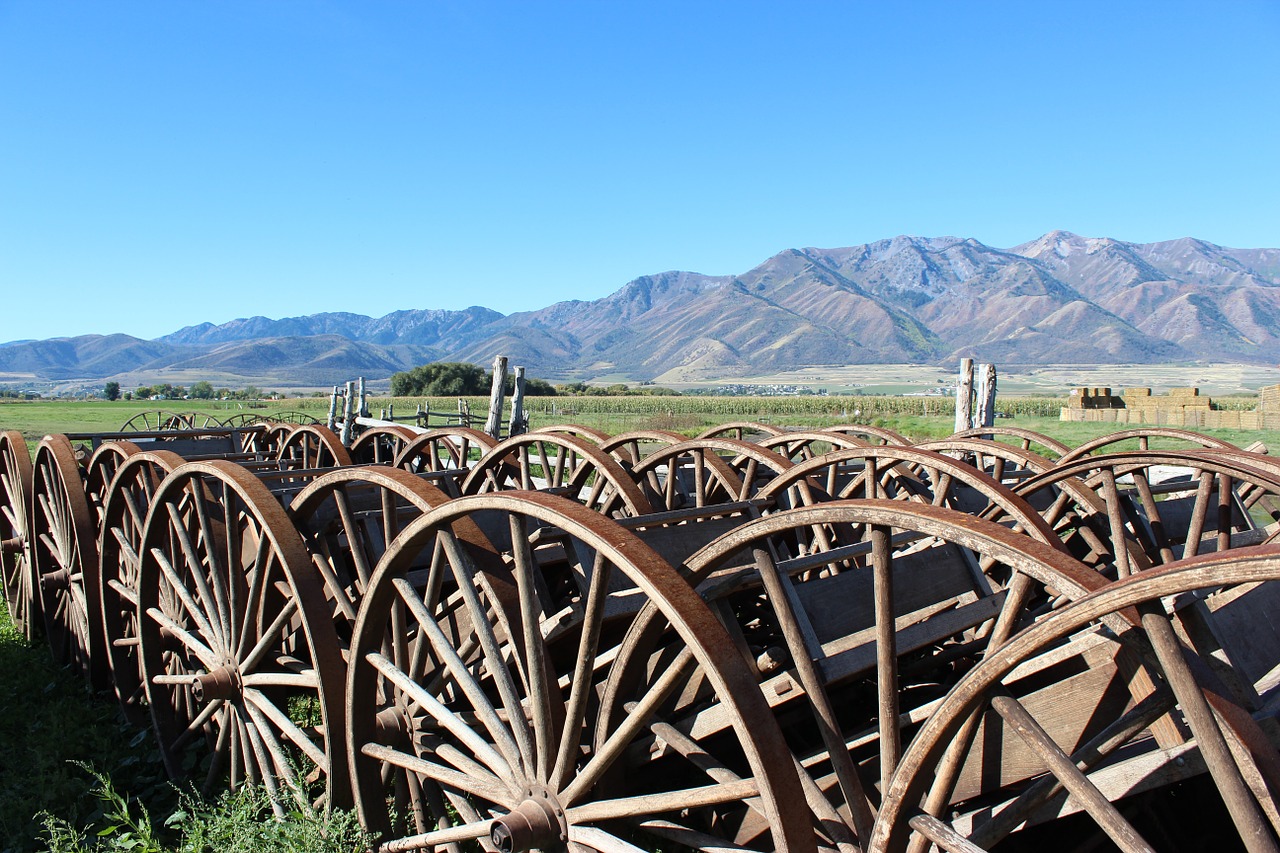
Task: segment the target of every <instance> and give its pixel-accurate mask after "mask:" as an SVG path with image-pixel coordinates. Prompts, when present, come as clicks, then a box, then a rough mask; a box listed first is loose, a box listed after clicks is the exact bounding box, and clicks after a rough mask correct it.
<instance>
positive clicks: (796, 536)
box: [602, 448, 1103, 849]
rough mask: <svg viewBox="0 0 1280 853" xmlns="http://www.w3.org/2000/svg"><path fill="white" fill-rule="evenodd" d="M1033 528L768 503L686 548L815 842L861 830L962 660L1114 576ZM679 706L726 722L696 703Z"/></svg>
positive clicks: (889, 505)
mask: <svg viewBox="0 0 1280 853" xmlns="http://www.w3.org/2000/svg"><path fill="white" fill-rule="evenodd" d="M881 449H883V448H881ZM818 531H821V535H819V533H818ZM1037 533H1038V534H1039V535H1040V536H1041V537H1042V538H1043V539H1044V540H1046V541H1037V540H1034V539H1032V538H1030V537H1028V536H1025V535H1023V534H1020V533H1015V532H1013V531H1011V530H1009V529H1007V528H1005V527H1002V526H1000V525H997V524H994V523H991V522H985V521H982V520H980V519H974V518H972V517H970V516H968V515H966V514H963V513H958V512H955V511H952V510H949V509H945V508H942V507H935V506H930V505H922V504H914V503H902V502H897V501H883V500H856V501H833V502H830V503H826V504H819V505H816V506H812V507H805V508H800V509H795V510H789V511H786V512H780V513H776V514H773V515H769V516H764V517H762V518H760V519H758V520H756V521H752V522H750V523H748V524H745V525H743V526H741V527H738V528H737V529H735V530H733V531H732V532H730V533H727V534H725V535H724V536H722V537H721V538H720V539H718V540H716V541H715V542H713V543H711V544H710V545H708V546H707V547H706V548H704V549H703V550H702V551H700V552H698V553H697V554H695V555H693V556H692V557H690V558H689V560H688V562H687V567H688V571H687V578H688V579H689V581H690V583H692V584H693V585H694V586H695V587H696V588H697V589H698V592H699V593H700V594H701V595H702V596H703V597H704V598H705V599H706V600H707V601H708V603H710V604H711V606H712V608H713V610H714V611H715V612H716V613H717V614H718V615H719V617H720V619H721V620H722V621H723V622H724V623H725V624H726V625H727V626H728V628H729V632H730V636H731V637H732V639H733V642H734V645H735V646H736V647H737V648H738V650H739V654H740V655H741V656H742V657H743V658H744V659H746V660H751V661H755V662H756V667H757V679H758V680H759V682H760V687H761V689H762V690H763V692H764V695H765V699H766V701H767V702H768V703H769V705H770V707H771V708H772V710H773V712H774V714H775V716H776V717H777V718H778V719H779V720H780V721H782V723H783V725H782V728H783V731H784V733H785V735H786V737H787V739H788V742H789V744H790V745H791V750H792V752H793V756H794V759H793V761H794V762H795V764H796V765H797V766H798V767H800V768H801V770H802V773H803V775H802V777H801V781H802V783H803V784H804V785H805V787H806V791H807V796H808V803H809V807H810V809H811V810H812V819H813V821H814V823H815V825H816V826H818V827H819V830H820V834H821V839H822V840H821V842H820V843H822V844H823V845H830V846H837V847H839V848H841V849H853V848H854V847H855V846H858V845H860V843H861V842H865V839H866V838H867V837H868V836H869V833H870V829H871V821H872V814H873V811H874V808H875V806H876V795H875V789H876V786H877V785H883V784H885V783H886V782H887V781H888V779H889V778H890V777H891V776H892V774H893V770H894V768H895V766H896V763H897V760H898V756H899V755H900V751H901V745H902V743H904V742H906V741H907V740H909V739H910V737H911V734H912V733H913V732H914V730H915V728H916V727H917V726H918V725H919V724H920V723H921V722H922V721H923V720H924V719H926V718H927V717H928V715H929V713H930V712H931V710H932V708H933V707H934V706H935V705H936V703H937V702H938V701H939V700H940V699H941V697H942V696H943V695H944V694H945V692H946V690H947V688H948V687H950V685H951V684H952V683H954V681H955V680H956V678H957V677H958V675H959V674H960V673H962V672H963V671H965V670H966V669H967V668H969V667H970V666H972V665H973V663H974V662H976V661H978V660H981V659H982V657H983V655H984V654H985V653H986V650H987V649H988V648H990V647H997V646H999V645H1000V644H1001V643H1003V642H1004V641H1005V639H1007V637H1008V636H1009V635H1010V634H1011V633H1012V632H1013V631H1014V630H1016V628H1017V627H1018V626H1019V625H1020V624H1023V623H1026V622H1029V621H1031V620H1033V619H1034V618H1036V617H1037V616H1038V615H1039V614H1040V613H1041V612H1042V611H1044V610H1045V609H1046V608H1048V607H1049V606H1050V605H1051V602H1052V599H1053V597H1054V596H1056V595H1058V594H1066V595H1069V596H1071V597H1080V596H1081V595H1083V594H1084V593H1086V592H1087V591H1090V590H1093V589H1096V588H1098V587H1100V586H1101V585H1102V584H1103V581H1102V579H1101V578H1099V577H1098V576H1097V575H1096V574H1094V573H1093V572H1091V571H1089V570H1088V569H1087V568H1086V567H1084V566H1082V565H1080V564H1079V563H1077V562H1076V561H1075V560H1073V559H1071V558H1070V557H1069V556H1068V555H1066V554H1065V553H1063V552H1062V551H1061V550H1059V549H1058V548H1057V547H1055V543H1054V541H1053V540H1052V535H1051V534H1049V533H1048V532H1046V531H1037ZM983 569H985V572H984V571H983ZM651 615H652V614H651V610H649V611H646V612H643V613H641V614H640V616H639V617H638V618H637V620H636V623H635V625H634V626H633V627H632V629H631V633H630V634H629V635H628V637H627V638H626V640H625V641H624V642H623V644H622V646H621V647H620V650H619V653H618V664H617V666H618V667H619V669H620V675H619V676H618V679H619V683H620V684H629V683H630V680H634V679H635V678H638V677H639V676H637V675H636V672H637V671H641V672H643V671H644V670H646V668H647V667H648V661H649V660H650V659H651V658H652V657H653V656H654V655H655V654H658V653H659V651H660V648H661V644H660V642H659V641H658V640H657V639H656V635H655V634H654V632H653V631H652V630H651V629H650V627H649V625H648V622H647V619H648V618H649V617H650V616H651ZM602 701H603V706H604V707H603V710H602V714H608V713H616V712H617V711H618V708H619V707H620V706H619V702H620V701H621V700H620V699H618V698H617V697H615V696H614V692H613V691H612V689H611V688H610V687H608V686H607V687H606V694H605V696H604V699H603V700H602ZM668 722H669V723H670V724H671V725H672V726H674V727H675V728H676V729H678V730H679V731H695V732H704V731H708V730H714V729H715V728H716V727H717V726H719V725H720V723H719V722H718V721H717V720H716V717H715V715H714V713H709V712H708V711H707V710H706V709H703V708H698V707H694V708H690V709H687V710H686V711H684V713H682V714H679V715H676V716H675V717H673V718H672V719H670V720H668ZM764 828H765V827H764V826H763V825H762V824H761V823H759V822H758V821H756V822H753V823H752V824H749V825H747V824H744V825H743V826H742V827H741V828H740V836H739V838H738V840H739V842H740V843H744V844H747V845H748V846H752V847H754V846H755V842H753V840H752V839H753V835H754V834H755V833H758V832H761V831H763V830H764ZM859 839H861V842H860V841H859Z"/></svg>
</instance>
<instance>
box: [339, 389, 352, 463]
mask: <svg viewBox="0 0 1280 853" xmlns="http://www.w3.org/2000/svg"><path fill="white" fill-rule="evenodd" d="M355 428H356V383H354V382H348V383H347V399H346V402H345V403H344V404H343V406H342V435H341V436H340V439H341V441H342V446H343V447H350V446H351V439H352V437H353V436H354V430H355Z"/></svg>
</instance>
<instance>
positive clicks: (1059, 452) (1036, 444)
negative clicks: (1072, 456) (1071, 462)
mask: <svg viewBox="0 0 1280 853" xmlns="http://www.w3.org/2000/svg"><path fill="white" fill-rule="evenodd" d="M951 437H952V438H955V439H964V438H976V439H980V440H984V441H993V440H999V439H1001V438H1007V439H1016V443H1015V442H1010V443H1015V446H1017V447H1021V448H1022V449H1023V450H1030V451H1031V452H1033V453H1038V454H1040V455H1041V456H1045V457H1046V458H1053V459H1058V458H1061V457H1063V456H1065V455H1067V454H1068V453H1070V452H1071V448H1070V447H1068V446H1067V445H1065V444H1063V443H1062V442H1061V441H1058V440H1057V439H1056V438H1050V437H1049V436H1047V435H1043V434H1041V433H1038V432H1036V431H1034V430H1029V429H1022V428H1021V427H1005V426H1000V427H997V426H989V427H974V428H973V429H962V430H960V431H959V432H957V433H956V434H955V435H952V436H951ZM1036 448H1039V449H1036ZM1046 450H1047V451H1049V452H1048V453H1047V454H1046V453H1045V451H1046Z"/></svg>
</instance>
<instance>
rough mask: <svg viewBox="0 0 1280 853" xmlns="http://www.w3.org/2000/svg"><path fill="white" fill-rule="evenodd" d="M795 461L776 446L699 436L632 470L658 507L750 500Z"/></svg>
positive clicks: (648, 458)
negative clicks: (785, 455)
mask: <svg viewBox="0 0 1280 853" xmlns="http://www.w3.org/2000/svg"><path fill="white" fill-rule="evenodd" d="M790 467H791V463H790V462H789V461H788V460H787V459H786V458H785V457H783V456H781V455H779V454H777V453H774V452H773V451H772V450H768V449H766V448H763V447H760V446H759V445H757V444H752V443H750V442H746V441H739V440H737V439H732V438H695V439H691V440H689V441H682V442H680V443H679V444H673V445H671V446H670V447H664V448H661V449H660V450H656V451H654V452H653V453H650V454H649V455H648V456H646V457H645V458H644V459H643V460H642V461H641V462H640V463H639V464H638V465H636V466H635V469H634V470H633V471H632V472H631V476H632V477H633V478H634V480H635V482H636V483H638V484H639V485H640V487H641V488H642V489H643V490H644V494H645V497H646V498H647V499H648V501H649V503H650V504H651V505H653V507H654V508H655V509H657V510H671V509H684V508H687V507H705V506H712V505H714V504H721V503H731V502H735V501H745V500H751V499H752V498H753V497H755V495H756V492H757V491H759V489H760V487H761V486H762V484H763V483H767V482H768V481H769V480H771V479H773V478H774V477H776V476H777V475H778V474H780V473H782V472H783V471H786V470H788V469H789V468H790Z"/></svg>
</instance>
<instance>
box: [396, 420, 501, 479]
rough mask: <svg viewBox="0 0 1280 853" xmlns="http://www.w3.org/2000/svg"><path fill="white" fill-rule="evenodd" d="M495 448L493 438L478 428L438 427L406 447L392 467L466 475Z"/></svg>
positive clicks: (419, 472) (422, 471)
mask: <svg viewBox="0 0 1280 853" xmlns="http://www.w3.org/2000/svg"><path fill="white" fill-rule="evenodd" d="M497 445H498V440H497V439H496V438H494V437H493V436H491V435H489V434H488V433H485V432H481V431H480V430H478V429H472V428H471V427H440V428H439V429H433V430H431V431H430V432H424V433H422V434H421V435H419V436H418V437H417V438H415V439H414V440H413V441H411V442H410V443H409V444H407V445H405V447H404V448H403V449H402V450H401V451H400V454H399V455H398V456H397V457H396V458H395V461H394V463H393V464H394V465H395V467H397V468H403V469H405V470H406V471H412V472H414V473H415V474H422V473H426V472H429V471H461V472H466V471H468V470H470V469H471V466H472V465H474V464H475V463H476V462H478V461H480V459H481V458H483V457H484V456H485V454H487V453H488V452H489V451H490V450H492V449H493V448H494V447H496V446H497Z"/></svg>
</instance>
